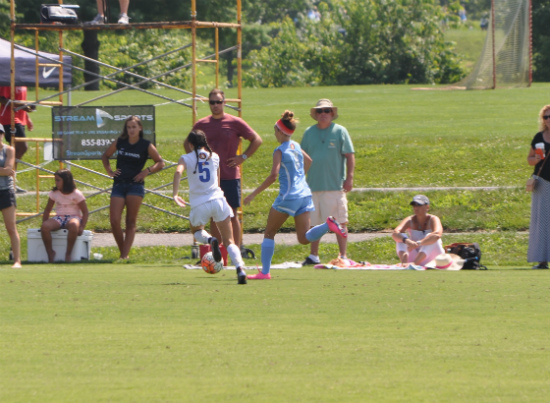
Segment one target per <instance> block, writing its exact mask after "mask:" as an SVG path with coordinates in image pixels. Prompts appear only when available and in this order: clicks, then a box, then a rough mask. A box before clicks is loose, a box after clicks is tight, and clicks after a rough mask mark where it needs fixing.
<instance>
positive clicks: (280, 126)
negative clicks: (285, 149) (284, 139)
mask: <svg viewBox="0 0 550 403" xmlns="http://www.w3.org/2000/svg"><path fill="white" fill-rule="evenodd" d="M275 126H276V127H277V129H279V130H280V131H282V132H283V133H284V134H286V135H287V136H292V133H294V130H292V129H289V128H288V127H286V126H285V124H284V123H283V119H279V120H278V121H277V122H276V123H275Z"/></svg>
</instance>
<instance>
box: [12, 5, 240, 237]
mask: <svg viewBox="0 0 550 403" xmlns="http://www.w3.org/2000/svg"><path fill="white" fill-rule="evenodd" d="M15 2H16V1H15V0H10V20H11V25H10V28H11V29H10V41H11V64H10V78H11V98H12V99H15V40H14V37H15V30H16V29H22V30H31V31H34V32H35V51H36V53H37V54H38V51H39V34H40V32H41V31H56V32H58V34H59V48H60V51H59V59H60V62H62V61H63V52H62V51H61V49H62V48H63V32H64V31H73V30H84V29H86V30H128V29H190V30H191V38H192V66H191V69H192V72H191V74H192V84H191V85H192V96H193V102H192V119H193V121H192V123H193V124H194V123H195V122H196V120H197V91H196V90H197V79H196V77H197V66H198V64H200V63H215V64H216V87H218V86H219V62H220V59H219V28H234V29H236V30H237V45H236V47H237V94H238V97H237V98H236V99H226V101H227V102H231V103H236V104H237V108H238V114H239V117H242V58H241V56H242V51H241V49H242V18H241V17H242V14H241V8H242V6H241V0H236V7H237V22H236V23H224V22H206V21H198V20H197V7H196V0H192V1H191V21H181V22H148V23H147V22H146V23H132V24H129V25H119V24H103V25H95V26H94V25H86V26H84V25H82V24H75V25H62V24H60V25H58V24H17V23H16V20H15ZM58 3H59V4H63V0H58ZM203 28H213V29H214V30H215V54H216V56H215V60H202V59H198V58H197V54H196V44H197V29H203ZM54 66H55V67H59V69H60V70H59V92H60V94H59V101H54V102H52V101H50V102H47V101H40V102H39V68H40V67H54ZM62 92H63V65H62V64H55V63H46V64H42V63H39V58H38V56H36V86H35V94H36V102H35V103H39V104H42V105H52V106H55V105H63V102H64V100H63V94H62ZM10 105H11V128H12V130H14V129H15V110H14V107H13V104H10ZM16 141H26V142H36V161H37V165H38V163H39V144H40V143H44V142H47V141H51V140H48V139H37V138H25V139H20V140H19V139H15V136H13V137H12V145H14V144H15V142H16ZM241 152H242V149H241V146H239V153H241ZM60 164H62V162H60ZM241 169H242V168H241ZM44 177H51V176H50V175H40V174H39V170H38V169H37V170H36V186H37V189H36V198H37V202H36V206H37V212H39V211H40V206H39V184H40V178H44ZM34 214H36V213H24V212H18V213H17V215H20V216H29V215H34ZM239 219H240V220H241V222H242V209H240V211H239ZM241 236H242V234H241Z"/></svg>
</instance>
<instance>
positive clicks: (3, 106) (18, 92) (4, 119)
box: [0, 86, 34, 193]
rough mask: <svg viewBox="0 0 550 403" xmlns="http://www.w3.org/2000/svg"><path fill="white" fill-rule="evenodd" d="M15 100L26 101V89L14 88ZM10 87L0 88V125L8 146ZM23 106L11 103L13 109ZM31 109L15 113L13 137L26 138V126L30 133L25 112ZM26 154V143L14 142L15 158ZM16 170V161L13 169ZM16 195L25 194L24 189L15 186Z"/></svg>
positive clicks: (28, 118) (30, 128)
mask: <svg viewBox="0 0 550 403" xmlns="http://www.w3.org/2000/svg"><path fill="white" fill-rule="evenodd" d="M15 100H16V101H19V100H21V101H26V100H27V87H15ZM10 103H11V87H8V86H3V87H0V123H1V124H2V125H4V128H5V129H6V141H7V142H8V144H11V136H12V132H11V130H12V128H11V105H10ZM22 105H24V103H19V102H13V107H14V108H16V107H19V106H22ZM32 110H33V109H32V108H31V107H30V106H27V107H26V108H24V109H20V110H18V111H17V112H15V137H26V136H25V126H28V128H29V130H30V131H32V130H33V128H34V125H33V123H32V120H31V118H30V116H29V115H28V114H27V112H31V111H32ZM26 152H27V143H26V142H16V143H15V158H16V159H19V160H20V159H21V158H23V155H25V153H26ZM13 169H14V170H17V161H16V162H15V166H14V168H13ZM16 190H17V193H25V192H26V191H25V190H24V189H21V188H20V187H17V186H16Z"/></svg>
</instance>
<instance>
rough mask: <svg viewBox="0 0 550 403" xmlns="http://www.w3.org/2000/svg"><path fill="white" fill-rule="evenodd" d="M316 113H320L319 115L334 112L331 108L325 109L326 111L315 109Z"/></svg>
mask: <svg viewBox="0 0 550 403" xmlns="http://www.w3.org/2000/svg"><path fill="white" fill-rule="evenodd" d="M315 112H316V113H318V114H321V113H331V112H332V109H330V108H325V109H322V108H318V109H315Z"/></svg>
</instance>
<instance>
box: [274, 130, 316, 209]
mask: <svg viewBox="0 0 550 403" xmlns="http://www.w3.org/2000/svg"><path fill="white" fill-rule="evenodd" d="M277 150H279V151H281V153H282V156H283V157H282V160H281V168H280V169H279V197H280V198H282V199H283V200H293V199H300V198H302V197H306V196H311V190H310V189H309V186H308V184H307V182H306V175H305V171H304V155H303V154H302V148H301V147H300V144H298V143H297V142H295V141H293V140H289V141H286V142H284V143H282V144H281V145H280V146H279V147H277V148H276V149H275V151H274V152H276V151H277Z"/></svg>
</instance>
